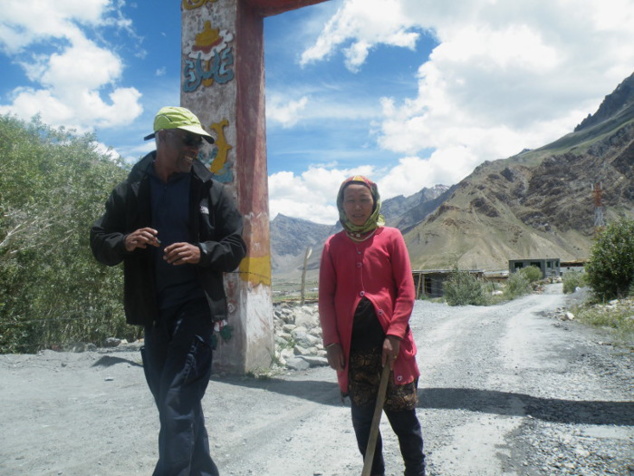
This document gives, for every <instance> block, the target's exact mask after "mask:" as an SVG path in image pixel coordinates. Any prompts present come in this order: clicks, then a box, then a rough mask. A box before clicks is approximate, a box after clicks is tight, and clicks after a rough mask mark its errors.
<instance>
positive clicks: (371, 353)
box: [348, 347, 418, 411]
mask: <svg viewBox="0 0 634 476" xmlns="http://www.w3.org/2000/svg"><path fill="white" fill-rule="evenodd" d="M381 350H382V349H381V348H380V347H375V348H373V349H368V350H353V351H352V352H351V353H350V362H349V365H348V369H349V370H348V382H349V383H348V391H349V395H350V399H351V400H352V402H353V403H354V404H355V405H357V406H359V407H365V406H368V405H374V404H375V402H376V396H377V394H378V391H379V384H380V382H381V370H382V367H381ZM417 384H418V379H416V380H414V381H413V382H410V383H406V384H405V385H396V384H395V383H394V379H392V378H390V380H389V381H388V385H387V393H386V397H385V404H384V405H383V408H385V409H386V410H391V411H404V410H413V409H414V408H416V404H417V403H418V395H417V391H416V387H417Z"/></svg>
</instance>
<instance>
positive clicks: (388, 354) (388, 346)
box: [381, 336, 401, 370]
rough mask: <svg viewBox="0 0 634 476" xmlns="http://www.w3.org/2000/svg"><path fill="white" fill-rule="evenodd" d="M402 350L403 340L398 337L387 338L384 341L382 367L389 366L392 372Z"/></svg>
mask: <svg viewBox="0 0 634 476" xmlns="http://www.w3.org/2000/svg"><path fill="white" fill-rule="evenodd" d="M400 350H401V339H399V338H398V337H396V336H386V337H385V340H384V341H383V352H382V353H381V365H382V366H383V367H385V366H386V365H387V364H389V366H390V370H393V369H394V361H395V360H396V358H397V357H398V353H399V351H400Z"/></svg>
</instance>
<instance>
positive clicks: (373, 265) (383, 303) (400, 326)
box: [319, 227, 420, 393]
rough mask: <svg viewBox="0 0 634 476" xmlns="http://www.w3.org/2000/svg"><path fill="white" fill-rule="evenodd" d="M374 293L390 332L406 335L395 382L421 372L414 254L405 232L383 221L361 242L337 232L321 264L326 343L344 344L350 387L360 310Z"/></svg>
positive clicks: (343, 383) (344, 387) (341, 375)
mask: <svg viewBox="0 0 634 476" xmlns="http://www.w3.org/2000/svg"><path fill="white" fill-rule="evenodd" d="M364 296H365V297H366V298H368V299H369V300H370V301H371V302H372V304H374V309H375V311H376V315H377V317H378V319H379V322H380V323H381V325H382V326H383V330H384V331H385V334H386V335H393V336H397V337H399V338H401V347H400V351H399V355H398V358H397V359H396V361H395V362H394V374H393V375H394V383H395V384H396V385H403V384H406V383H409V382H412V381H413V380H414V379H415V378H417V377H418V376H419V375H420V372H419V370H418V365H417V364H416V344H415V343H414V338H413V336H412V332H411V330H410V328H409V318H410V315H411V314H412V309H413V307H414V299H415V290H414V280H413V278H412V270H411V266H410V262H409V255H408V253H407V248H406V246H405V241H404V240H403V236H402V235H401V232H400V231H399V230H398V229H396V228H390V227H380V228H378V229H377V230H376V232H375V234H374V235H373V236H372V237H371V238H369V239H367V240H366V241H362V242H360V243H357V242H354V241H352V240H351V239H350V238H348V236H347V235H346V234H345V232H343V231H342V232H339V233H337V234H335V235H332V236H331V237H330V238H328V240H326V244H325V245H324V249H323V252H322V255H321V265H320V269H319V319H320V321H321V327H322V333H323V341H324V346H327V345H329V344H332V343H339V344H341V346H342V348H343V351H344V355H345V356H346V359H345V360H346V367H345V368H344V369H343V370H342V371H339V372H337V379H338V381H339V387H340V388H341V391H342V392H344V393H348V360H349V356H350V340H351V337H352V324H353V318H354V312H355V310H356V308H357V305H358V304H359V301H360V300H361V298H362V297H364Z"/></svg>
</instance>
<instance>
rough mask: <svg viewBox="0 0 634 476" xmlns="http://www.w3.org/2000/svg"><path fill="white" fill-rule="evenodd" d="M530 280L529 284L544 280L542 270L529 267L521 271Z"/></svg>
mask: <svg viewBox="0 0 634 476" xmlns="http://www.w3.org/2000/svg"><path fill="white" fill-rule="evenodd" d="M519 272H520V273H521V274H523V275H524V277H525V278H526V279H527V280H528V282H529V283H534V282H535V281H539V280H540V279H542V270H541V269H539V268H538V267H537V266H529V267H528V268H522V269H521V270H520V271H519Z"/></svg>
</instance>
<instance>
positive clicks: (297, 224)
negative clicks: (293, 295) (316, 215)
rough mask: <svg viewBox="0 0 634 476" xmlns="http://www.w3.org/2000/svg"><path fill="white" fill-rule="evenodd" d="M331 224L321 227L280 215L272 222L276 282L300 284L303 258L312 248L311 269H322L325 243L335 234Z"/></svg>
mask: <svg viewBox="0 0 634 476" xmlns="http://www.w3.org/2000/svg"><path fill="white" fill-rule="evenodd" d="M334 229H335V227H334V226H331V225H320V224H317V223H313V222H311V221H308V220H302V219H300V218H291V217H287V216H285V215H282V214H281V213H278V215H277V216H276V217H275V218H274V219H273V220H272V221H271V224H270V230H271V268H272V272H273V277H274V279H275V280H276V281H278V282H279V281H297V280H298V278H299V276H301V272H302V269H303V266H304V256H305V255H306V250H307V249H308V248H311V249H312V254H311V258H310V261H309V264H310V268H311V269H313V270H315V269H318V268H319V257H320V255H321V248H322V247H323V244H324V241H326V238H328V236H329V235H331V234H332V233H333V232H334Z"/></svg>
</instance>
